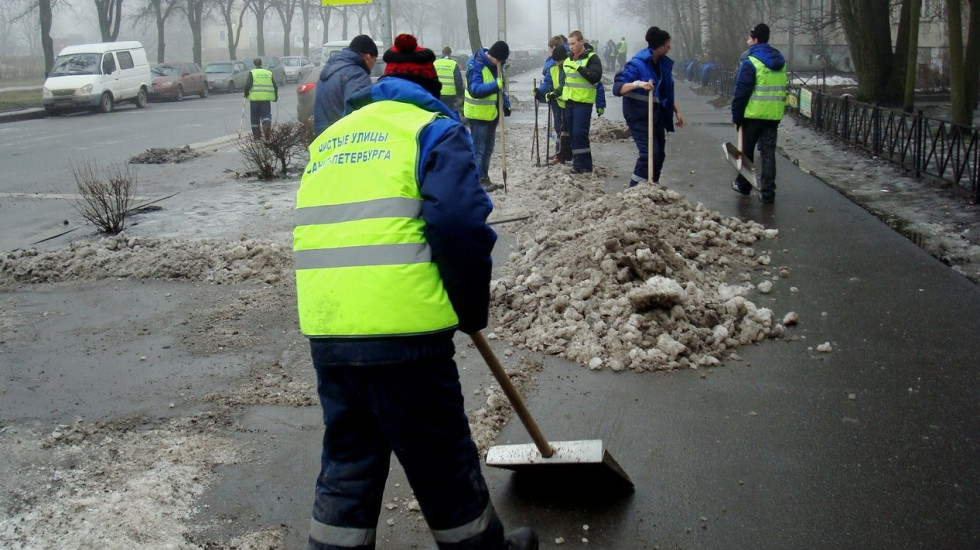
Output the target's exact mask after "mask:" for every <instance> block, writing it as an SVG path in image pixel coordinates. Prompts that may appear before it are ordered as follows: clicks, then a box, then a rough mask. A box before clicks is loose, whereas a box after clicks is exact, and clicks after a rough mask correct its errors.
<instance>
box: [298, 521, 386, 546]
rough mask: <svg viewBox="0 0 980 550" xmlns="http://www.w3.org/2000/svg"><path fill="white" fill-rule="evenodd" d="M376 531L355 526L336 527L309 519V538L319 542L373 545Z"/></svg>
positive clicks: (330, 544) (343, 544)
mask: <svg viewBox="0 0 980 550" xmlns="http://www.w3.org/2000/svg"><path fill="white" fill-rule="evenodd" d="M375 536H376V531H375V530H374V529H360V528H357V527H337V526H335V525H327V524H326V523H320V522H319V521H317V520H315V519H311V520H310V538H311V539H313V540H315V541H317V542H318V543H320V544H325V545H329V546H341V547H344V548H356V547H359V546H374V539H375Z"/></svg>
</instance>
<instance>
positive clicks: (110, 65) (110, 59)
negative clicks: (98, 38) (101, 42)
mask: <svg viewBox="0 0 980 550" xmlns="http://www.w3.org/2000/svg"><path fill="white" fill-rule="evenodd" d="M119 77H120V74H119V65H118V64H116V57H115V56H114V55H112V52H106V53H104V54H102V88H103V89H105V90H106V91H108V92H110V93H111V94H112V97H113V98H114V99H113V100H114V101H119V100H120V99H122V97H123V96H122V92H123V90H122V83H121V82H120V79H119Z"/></svg>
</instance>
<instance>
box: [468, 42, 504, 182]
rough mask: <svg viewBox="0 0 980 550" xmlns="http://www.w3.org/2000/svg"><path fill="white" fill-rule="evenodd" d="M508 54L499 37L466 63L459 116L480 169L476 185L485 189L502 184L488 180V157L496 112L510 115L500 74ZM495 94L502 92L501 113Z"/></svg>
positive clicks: (493, 138)
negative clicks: (467, 124) (470, 139)
mask: <svg viewBox="0 0 980 550" xmlns="http://www.w3.org/2000/svg"><path fill="white" fill-rule="evenodd" d="M509 56H510V46H508V45H507V43H506V42H504V41H503V40H498V41H497V42H494V43H493V45H492V46H490V47H489V48H483V49H482V50H480V51H478V52H476V53H474V54H473V56H472V57H470V59H469V61H467V62H466V93H465V98H464V100H463V101H464V103H463V116H465V117H466V120H467V121H469V123H470V132H471V134H472V136H473V149H474V152H475V153H476V167H477V169H478V170H479V171H480V185H482V186H483V188H484V189H486V190H487V191H494V190H496V189H500V188H502V187H503V185H500V184H498V183H493V182H492V181H490V157H491V156H492V155H493V146H494V143H495V141H496V135H495V132H496V131H497V122H498V121H499V120H500V115H501V114H503V115H504V116H505V117H508V116H510V97H508V96H507V92H506V86H505V85H504V75H503V65H504V63H505V62H506V61H507V58H508V57H509ZM498 67H499V68H500V70H499V71H498ZM497 94H504V96H503V104H504V112H503V113H498V112H497V109H498V107H497V106H498V100H499V98H498V95H497Z"/></svg>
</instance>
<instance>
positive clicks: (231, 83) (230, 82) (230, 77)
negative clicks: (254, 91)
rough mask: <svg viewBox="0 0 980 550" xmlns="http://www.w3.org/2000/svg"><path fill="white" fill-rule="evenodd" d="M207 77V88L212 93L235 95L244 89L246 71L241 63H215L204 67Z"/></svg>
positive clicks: (246, 76)
mask: <svg viewBox="0 0 980 550" xmlns="http://www.w3.org/2000/svg"><path fill="white" fill-rule="evenodd" d="M204 74H206V75H208V88H210V89H211V91H213V92H228V93H235V92H236V91H238V90H244V89H245V79H246V78H248V69H246V68H245V63H243V62H241V61H215V62H213V63H208V65H207V67H204Z"/></svg>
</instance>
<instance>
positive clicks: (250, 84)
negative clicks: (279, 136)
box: [245, 57, 279, 139]
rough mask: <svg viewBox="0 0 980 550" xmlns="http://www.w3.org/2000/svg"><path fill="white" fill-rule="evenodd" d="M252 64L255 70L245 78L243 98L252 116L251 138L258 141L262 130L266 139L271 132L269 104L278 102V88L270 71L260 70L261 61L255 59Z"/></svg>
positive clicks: (270, 106) (270, 107)
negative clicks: (246, 99) (246, 101)
mask: <svg viewBox="0 0 980 550" xmlns="http://www.w3.org/2000/svg"><path fill="white" fill-rule="evenodd" d="M252 64H253V65H255V68H254V69H252V71H251V72H249V73H248V77H246V78H245V97H246V98H248V103H249V109H250V110H251V114H252V137H253V138H255V139H260V138H261V137H262V130H263V129H264V130H265V135H266V137H268V136H269V133H270V132H271V131H272V103H271V102H273V101H279V86H277V85H276V79H275V78H272V71H270V70H268V69H263V68H262V60H261V59H259V58H258V57H256V58H255V60H254V61H252Z"/></svg>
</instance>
